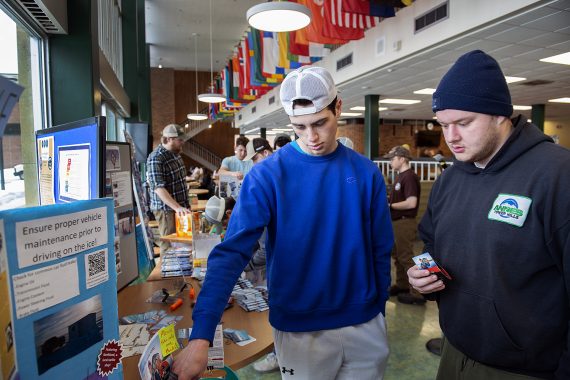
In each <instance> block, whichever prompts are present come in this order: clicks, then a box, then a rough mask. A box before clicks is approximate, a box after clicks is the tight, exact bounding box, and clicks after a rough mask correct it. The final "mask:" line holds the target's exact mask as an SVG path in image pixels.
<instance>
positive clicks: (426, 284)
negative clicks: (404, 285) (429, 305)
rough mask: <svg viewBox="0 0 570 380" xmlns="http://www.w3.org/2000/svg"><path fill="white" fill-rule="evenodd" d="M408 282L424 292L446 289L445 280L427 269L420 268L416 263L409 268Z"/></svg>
mask: <svg viewBox="0 0 570 380" xmlns="http://www.w3.org/2000/svg"><path fill="white" fill-rule="evenodd" d="M408 282H409V283H410V285H412V287H413V288H414V289H416V290H417V291H418V292H420V293H422V294H428V293H433V292H439V291H440V290H443V289H445V284H444V283H443V281H441V280H438V278H437V276H436V275H435V274H431V273H430V271H429V270H427V269H418V267H417V266H415V265H414V266H413V267H411V268H410V269H408Z"/></svg>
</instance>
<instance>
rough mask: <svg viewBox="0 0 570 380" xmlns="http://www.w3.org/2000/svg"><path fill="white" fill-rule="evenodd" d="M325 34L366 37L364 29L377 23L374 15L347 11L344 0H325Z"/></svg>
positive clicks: (348, 37) (337, 36)
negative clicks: (343, 5) (343, 6)
mask: <svg viewBox="0 0 570 380" xmlns="http://www.w3.org/2000/svg"><path fill="white" fill-rule="evenodd" d="M324 9H325V17H324V24H323V34H324V35H325V36H328V37H332V38H345V39H349V40H359V39H361V38H363V37H364V29H368V28H372V27H374V26H375V25H376V20H375V18H374V17H371V16H365V15H361V14H357V13H349V12H345V11H344V10H343V8H342V0H325V4H324Z"/></svg>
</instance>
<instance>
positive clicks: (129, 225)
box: [118, 210, 135, 236]
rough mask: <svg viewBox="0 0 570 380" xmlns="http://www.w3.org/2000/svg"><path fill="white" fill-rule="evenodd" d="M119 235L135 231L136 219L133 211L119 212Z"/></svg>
mask: <svg viewBox="0 0 570 380" xmlns="http://www.w3.org/2000/svg"><path fill="white" fill-rule="evenodd" d="M118 218H119V236H125V235H129V234H131V233H133V231H134V229H135V227H134V223H133V222H134V219H133V211H132V210H129V211H125V212H120V213H119V216H118Z"/></svg>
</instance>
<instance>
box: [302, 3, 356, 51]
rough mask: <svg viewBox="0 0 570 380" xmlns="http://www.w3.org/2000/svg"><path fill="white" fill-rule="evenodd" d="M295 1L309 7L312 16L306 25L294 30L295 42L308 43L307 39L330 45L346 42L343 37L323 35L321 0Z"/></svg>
mask: <svg viewBox="0 0 570 380" xmlns="http://www.w3.org/2000/svg"><path fill="white" fill-rule="evenodd" d="M297 3H299V4H302V5H304V6H306V7H307V8H309V9H310V10H311V13H312V14H313V17H312V18H311V23H310V24H309V25H308V26H306V27H304V28H303V29H300V30H297V31H296V33H295V42H297V43H302V44H305V45H308V44H309V41H311V42H316V43H320V44H332V45H342V44H344V43H346V42H348V40H347V39H345V38H330V37H327V36H324V35H323V28H324V22H325V21H324V7H323V0H297Z"/></svg>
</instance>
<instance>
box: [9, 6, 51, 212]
mask: <svg viewBox="0 0 570 380" xmlns="http://www.w3.org/2000/svg"><path fill="white" fill-rule="evenodd" d="M41 46H42V41H41V40H40V39H38V38H36V37H34V36H32V35H31V34H30V33H29V31H28V30H26V29H25V28H23V27H22V26H20V25H19V24H17V23H15V22H14V21H13V19H12V18H11V17H10V15H8V14H7V13H5V12H4V11H3V10H2V9H0V51H1V52H2V59H0V75H3V76H4V77H6V78H9V79H11V80H13V81H14V82H16V83H18V84H19V85H21V86H22V87H24V91H23V93H22V95H21V96H20V100H19V102H18V104H17V105H16V107H15V108H14V110H13V111H12V114H11V115H10V118H9V120H8V126H7V128H6V130H5V132H4V134H3V136H0V139H1V145H0V148H1V151H0V154H1V158H2V160H1V161H0V164H2V165H1V166H2V167H0V209H10V208H15V207H21V206H24V205H37V204H38V194H37V189H38V183H37V174H36V170H37V169H36V168H37V164H36V152H35V137H34V136H35V135H34V131H35V130H36V129H40V128H42V127H43V125H44V119H45V118H44V116H43V109H44V107H43V104H44V101H43V100H44V99H43V98H42V94H43V92H42V90H41V89H42V86H41V80H42V70H41V69H40V67H41V66H42V65H41V57H42V50H41Z"/></svg>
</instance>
